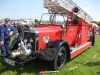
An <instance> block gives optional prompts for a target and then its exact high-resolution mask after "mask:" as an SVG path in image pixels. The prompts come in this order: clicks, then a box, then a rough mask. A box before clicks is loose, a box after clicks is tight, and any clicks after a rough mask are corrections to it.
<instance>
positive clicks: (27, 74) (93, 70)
mask: <svg viewBox="0 0 100 75" xmlns="http://www.w3.org/2000/svg"><path fill="white" fill-rule="evenodd" d="M98 52H99V53H98ZM97 53H98V55H97V56H96V57H95V58H94V59H93V60H91V61H89V62H88V63H87V64H85V65H84V66H82V67H79V68H76V69H73V70H66V71H65V72H59V73H51V74H45V75H100V36H97V37H96V42H95V46H94V47H91V48H90V49H87V50H86V51H85V52H83V53H82V54H80V55H78V56H77V57H75V58H74V59H72V60H71V61H70V62H68V63H66V65H65V66H64V67H63V68H62V70H65V69H69V68H73V67H75V66H78V65H79V64H82V63H84V62H86V61H87V60H89V59H90V58H92V57H93V56H94V55H95V54H97ZM48 66H49V62H45V61H42V60H36V62H35V63H29V64H26V65H24V66H16V67H13V66H10V65H8V64H5V63H3V62H2V59H1V58H0V75H39V72H40V71H42V70H49V69H50V68H49V67H48Z"/></svg>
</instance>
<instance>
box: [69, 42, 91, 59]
mask: <svg viewBox="0 0 100 75" xmlns="http://www.w3.org/2000/svg"><path fill="white" fill-rule="evenodd" d="M89 47H91V42H86V43H85V44H84V45H81V46H79V47H73V48H71V54H70V55H71V56H70V57H71V59H72V58H74V57H75V56H77V55H78V54H80V53H82V52H83V51H85V50H86V49H88V48H89Z"/></svg>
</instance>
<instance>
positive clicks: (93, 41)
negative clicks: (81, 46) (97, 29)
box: [92, 36, 95, 46]
mask: <svg viewBox="0 0 100 75" xmlns="http://www.w3.org/2000/svg"><path fill="white" fill-rule="evenodd" d="M94 43H95V36H93V37H92V46H94Z"/></svg>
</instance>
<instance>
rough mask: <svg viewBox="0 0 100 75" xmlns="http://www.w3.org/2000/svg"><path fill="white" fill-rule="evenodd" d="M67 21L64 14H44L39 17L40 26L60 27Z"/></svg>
mask: <svg viewBox="0 0 100 75" xmlns="http://www.w3.org/2000/svg"><path fill="white" fill-rule="evenodd" d="M67 19H68V18H67V15H66V14H52V13H51V14H49V13H45V14H43V15H42V17H41V20H40V24H55V25H62V24H65V21H67Z"/></svg>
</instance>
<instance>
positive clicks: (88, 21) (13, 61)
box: [3, 0, 95, 70]
mask: <svg viewBox="0 0 100 75" xmlns="http://www.w3.org/2000/svg"><path fill="white" fill-rule="evenodd" d="M44 7H45V8H47V9H48V11H49V13H45V14H43V15H42V17H41V20H40V21H39V22H38V23H36V25H35V26H37V27H36V28H31V27H30V28H29V29H28V30H25V31H24V35H22V34H21V33H20V34H19V35H14V36H15V40H14V41H13V43H12V45H11V49H10V52H9V53H10V56H8V57H3V59H4V62H6V63H8V64H10V65H13V66H16V65H17V64H24V63H26V62H27V61H30V60H34V59H36V58H39V59H42V60H46V61H50V63H51V67H52V69H53V70H59V69H61V68H62V67H63V66H64V64H65V62H66V61H67V60H70V59H72V58H74V57H75V56H77V55H78V54H80V53H82V52H83V51H85V50H86V49H88V48H90V47H91V46H94V42H95V28H94V27H93V26H92V18H91V17H90V16H89V15H88V14H87V13H86V12H84V11H83V10H82V9H81V8H80V7H79V6H77V5H76V4H75V3H74V2H73V1H72V0H65V1H64V0H63V1H62V0H44Z"/></svg>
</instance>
